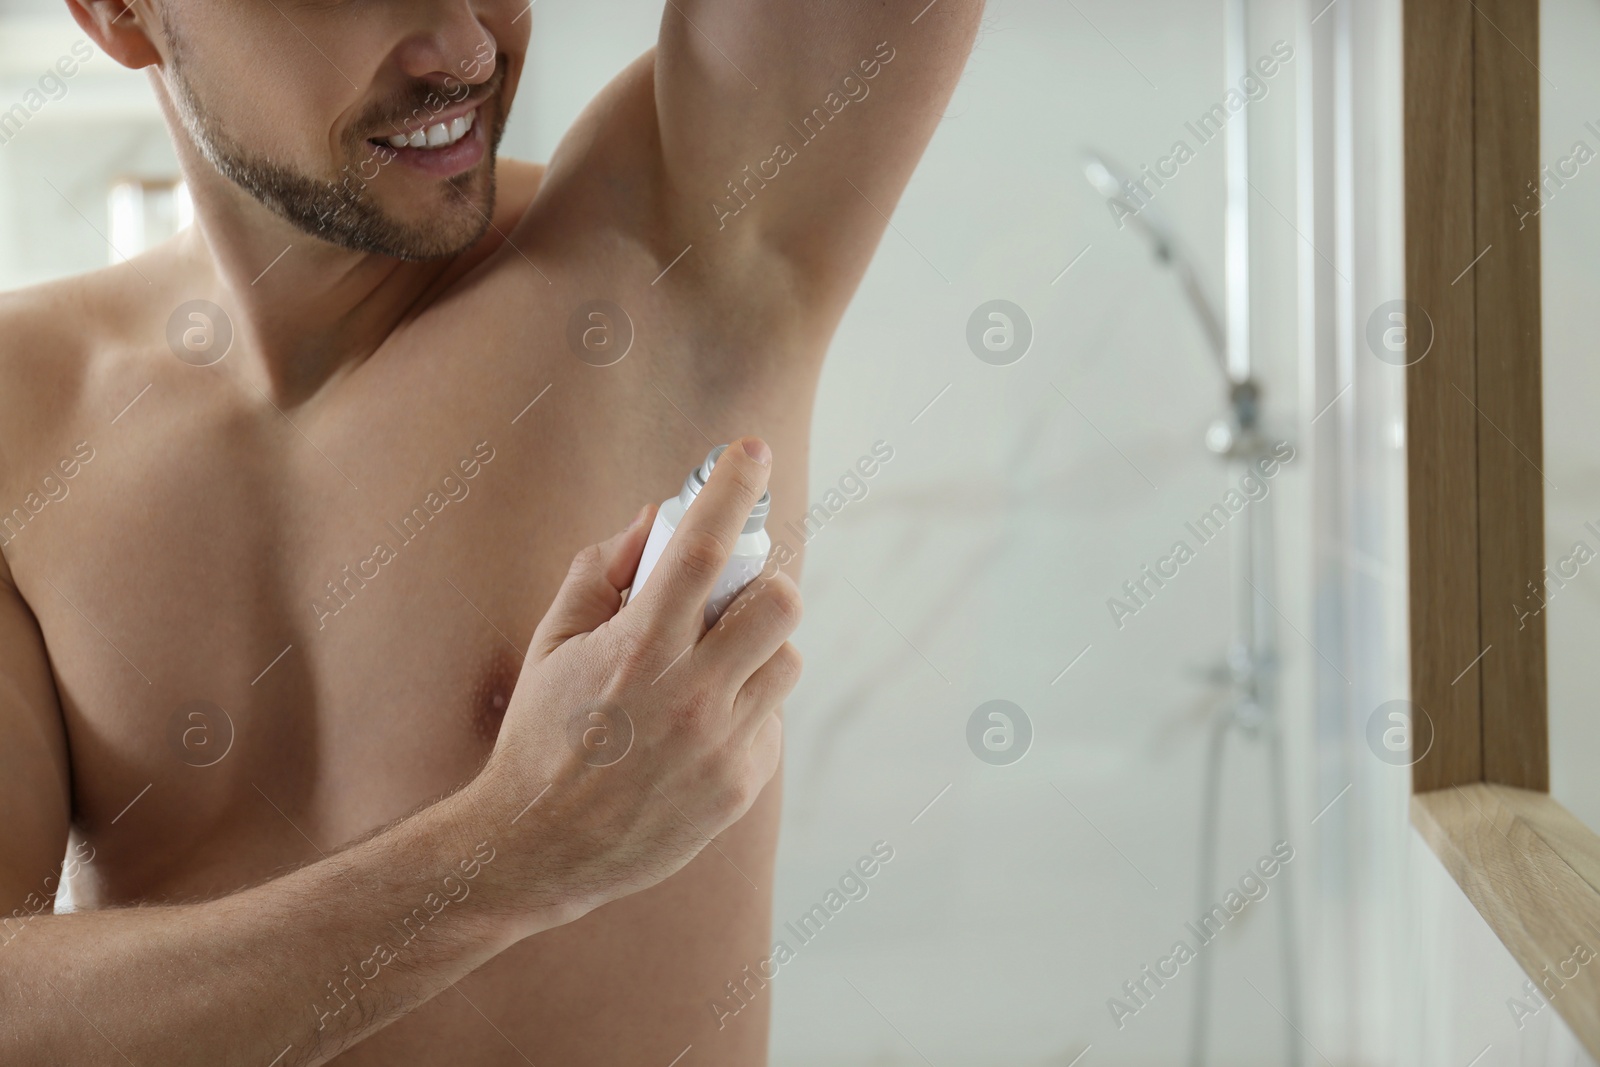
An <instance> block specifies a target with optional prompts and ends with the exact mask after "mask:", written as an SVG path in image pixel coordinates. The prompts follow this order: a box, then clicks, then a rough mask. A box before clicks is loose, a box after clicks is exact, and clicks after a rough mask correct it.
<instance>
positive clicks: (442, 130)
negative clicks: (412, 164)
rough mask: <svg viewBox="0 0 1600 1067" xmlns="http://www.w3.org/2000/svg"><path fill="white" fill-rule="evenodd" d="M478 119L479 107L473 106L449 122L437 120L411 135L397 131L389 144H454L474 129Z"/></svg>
mask: <svg viewBox="0 0 1600 1067" xmlns="http://www.w3.org/2000/svg"><path fill="white" fill-rule="evenodd" d="M477 119H478V109H477V108H473V109H472V110H471V111H469V112H467V113H466V114H465V115H460V116H457V117H456V118H453V119H451V120H450V121H449V122H448V123H445V122H436V123H434V124H433V125H432V126H428V127H425V128H423V129H420V130H418V131H416V132H415V133H413V134H410V135H409V136H408V135H406V134H403V133H397V134H395V135H394V136H393V137H390V138H389V139H388V140H389V144H391V145H393V146H394V147H395V148H440V147H443V146H445V145H452V144H455V143H456V142H457V141H459V140H461V138H463V137H465V136H466V135H467V131H468V130H470V129H472V127H473V124H474V123H476V122H477Z"/></svg>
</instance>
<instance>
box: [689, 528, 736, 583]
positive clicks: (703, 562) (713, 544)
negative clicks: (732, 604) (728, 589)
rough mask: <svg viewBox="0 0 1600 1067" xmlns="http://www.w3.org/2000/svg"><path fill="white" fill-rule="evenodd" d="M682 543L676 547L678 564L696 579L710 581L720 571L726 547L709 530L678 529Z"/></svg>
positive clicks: (725, 554)
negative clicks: (681, 536)
mask: <svg viewBox="0 0 1600 1067" xmlns="http://www.w3.org/2000/svg"><path fill="white" fill-rule="evenodd" d="M679 532H680V533H681V534H682V535H683V544H682V545H680V546H679V547H678V562H679V565H680V566H681V567H682V568H683V569H684V570H685V571H687V572H688V574H689V576H690V577H692V578H694V579H696V580H698V581H710V580H712V579H714V578H715V577H716V576H717V575H718V574H721V573H722V568H723V565H724V563H726V558H725V557H726V556H727V549H726V548H724V547H723V544H722V542H721V541H720V540H719V539H718V538H717V535H716V534H714V533H712V532H711V531H710V530H699V529H688V530H680V531H679Z"/></svg>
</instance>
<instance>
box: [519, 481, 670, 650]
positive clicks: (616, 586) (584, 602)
mask: <svg viewBox="0 0 1600 1067" xmlns="http://www.w3.org/2000/svg"><path fill="white" fill-rule="evenodd" d="M654 511H655V506H654V505H653V504H652V505H646V506H645V507H644V509H643V510H641V511H640V512H639V514H637V515H635V516H634V518H633V522H631V523H629V524H628V526H627V527H626V528H625V529H623V530H621V531H620V532H618V533H615V534H613V535H612V536H611V537H609V538H607V539H606V540H604V541H601V542H600V543H599V544H597V545H590V546H589V547H588V548H585V549H584V550H583V551H581V552H579V553H578V554H577V555H576V556H574V557H573V559H572V566H571V567H569V568H568V570H567V576H566V578H565V580H563V581H562V583H561V588H560V589H559V590H557V591H556V595H555V599H554V600H552V601H551V602H550V607H549V610H547V611H546V612H545V614H544V618H543V619H541V620H540V622H539V626H538V628H537V629H536V630H534V632H533V641H532V643H531V645H530V647H529V649H528V655H529V656H530V657H532V658H534V659H536V660H542V659H543V658H544V657H545V656H548V655H549V654H550V653H551V652H552V651H554V650H555V649H556V648H558V647H560V645H561V644H562V643H563V642H564V641H566V640H568V639H569V638H571V637H573V636H575V635H577V634H581V633H588V632H589V631H590V630H593V629H594V628H595V627H597V626H599V625H600V624H601V623H603V622H605V621H606V620H607V619H609V618H611V616H613V615H615V614H616V613H617V609H618V608H620V607H621V606H622V594H623V591H624V590H626V589H627V588H628V586H629V584H631V583H632V581H633V574H634V571H635V569H636V568H637V567H638V566H639V556H640V554H641V553H643V552H644V542H645V538H646V537H647V536H649V533H650V518H651V516H652V515H653V514H654Z"/></svg>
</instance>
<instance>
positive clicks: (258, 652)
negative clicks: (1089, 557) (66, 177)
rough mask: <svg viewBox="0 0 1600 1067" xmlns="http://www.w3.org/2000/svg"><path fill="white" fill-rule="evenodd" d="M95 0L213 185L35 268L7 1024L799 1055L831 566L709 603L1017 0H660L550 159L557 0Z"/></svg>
mask: <svg viewBox="0 0 1600 1067" xmlns="http://www.w3.org/2000/svg"><path fill="white" fill-rule="evenodd" d="M66 2H67V3H68V4H69V6H70V8H71V10H72V14H73V16H74V17H75V18H76V19H77V21H78V23H79V25H80V26H81V27H82V28H83V30H84V32H85V34H87V35H88V37H89V38H90V39H92V40H93V42H94V43H95V44H96V45H97V46H98V47H99V48H101V49H102V50H104V51H105V52H106V53H108V54H109V55H110V56H111V57H112V58H114V59H115V60H116V61H117V62H119V63H122V64H123V65H125V66H128V67H131V68H144V69H147V70H148V71H149V72H150V76H151V81H152V84H153V86H154V87H155V90H156V92H157V94H158V96H159V98H160V101H161V104H162V106H163V108H164V109H165V113H166V117H167V121H168V124H169V127H170V130H171V133H172V137H173V140H174V142H175V144H176V146H177V151H178V156H179V159H180V161H181V164H182V167H183V172H184V175H185V178H186V179H187V182H188V185H189V188H190V190H191V191H192V194H193V197H194V201H195V207H196V217H197V223H196V225H195V226H192V227H190V228H188V229H187V230H185V231H184V232H182V233H181V234H179V235H178V236H177V237H175V238H174V239H172V240H171V241H168V242H166V243H164V244H162V245H161V246H159V247H157V248H155V249H152V250H151V251H149V252H146V253H144V254H142V255H139V256H137V257H135V258H134V259H132V260H130V261H128V262H125V263H122V264H120V265H118V266H115V267H112V268H110V269H107V270H101V271H97V272H95V273H93V274H90V275H88V276H85V277H80V278H73V279H70V280H67V281H63V282H58V283H52V284H48V285H44V286H40V287H38V288H35V289H31V290H28V291H24V292H20V293H15V294H8V295H5V296H3V297H0V542H3V546H4V556H3V561H0V811H3V812H4V816H3V818H0V915H3V916H5V918H4V919H3V921H0V1062H3V1063H5V1064H8V1065H33V1064H58V1063H62V1064H73V1065H75V1067H81V1065H93V1064H138V1065H141V1067H142V1065H146V1064H149V1065H158V1064H159V1065H162V1067H167V1065H173V1064H203V1065H207V1067H213V1065H217V1064H247V1065H252V1067H266V1065H268V1064H273V1065H284V1067H287V1065H303V1064H321V1063H328V1062H337V1063H339V1064H350V1065H368V1064H371V1065H377V1064H397V1065H399V1064H404V1065H410V1064H429V1063H439V1064H445V1063H448V1064H470V1065H474V1067H480V1065H481V1067H488V1065H499V1064H522V1063H537V1064H541V1065H543V1064H561V1065H565V1067H575V1065H583V1064H596V1065H598V1064H606V1065H618V1064H625V1065H633V1064H646V1065H648V1064H657V1065H660V1067H666V1065H667V1064H669V1063H673V1062H677V1063H681V1064H682V1065H683V1067H697V1065H727V1067H734V1065H738V1067H748V1065H750V1064H759V1063H762V1062H764V1060H765V1056H766V1051H765V1050H766V1028H767V1007H768V1004H769V1003H770V999H771V998H770V990H766V989H765V988H764V987H762V985H761V983H760V981H759V979H756V980H752V979H751V978H750V977H749V975H750V974H752V973H754V972H752V971H748V970H747V968H750V967H751V966H752V965H754V964H756V963H757V961H760V960H762V959H764V958H766V957H768V956H769V955H771V952H772V945H771V943H770V942H769V936H770V903H771V892H772V883H773V854H774V849H775V838H776V829H777V824H778V805H779V789H778V776H777V775H776V773H775V772H776V770H777V767H778V763H779V750H780V729H779V718H778V713H779V703H780V701H781V699H782V698H783V696H784V695H785V694H786V693H787V692H788V691H789V690H790V689H791V687H792V686H793V685H794V683H795V681H796V678H797V676H798V673H799V657H798V656H797V655H796V653H795V652H794V650H793V648H792V647H791V646H790V645H789V644H788V642H787V640H786V639H787V637H788V636H789V634H790V633H791V632H792V631H793V629H794V626H795V624H796V621H797V619H798V616H799V610H800V608H799V604H800V601H799V596H798V593H797V592H796V587H795V584H794V581H793V578H792V576H793V575H794V574H795V573H796V572H797V570H798V566H799V563H798V560H797V559H795V558H792V556H785V558H782V559H778V560H777V562H779V563H782V564H783V566H782V567H780V568H777V569H773V568H771V567H769V569H768V572H767V574H766V575H765V576H764V577H763V579H762V580H759V581H758V582H757V583H756V584H755V585H753V586H751V587H750V588H749V589H748V590H747V591H746V593H745V594H744V595H743V596H742V597H741V598H740V600H739V601H736V602H735V604H734V607H733V609H731V610H730V612H729V614H728V615H727V616H726V617H725V619H724V621H723V622H722V623H720V624H719V625H717V626H716V627H713V628H712V629H711V630H710V631H709V632H708V631H706V629H705V626H704V623H703V622H702V621H701V615H700V604H702V603H703V602H704V601H705V599H706V596H707V593H708V591H709V590H710V588H711V584H712V582H713V580H714V578H715V576H716V574H717V572H718V571H719V570H720V569H721V566H722V563H723V560H724V559H725V558H726V555H727V553H728V549H729V546H730V544H731V542H732V539H733V538H734V537H735V536H736V535H737V532H738V530H739V528H740V525H741V523H742V521H743V518H744V516H745V515H746V514H747V513H748V511H749V509H750V507H751V505H752V504H753V503H754V502H755V501H756V499H757V498H758V497H759V496H760V494H761V492H762V490H763V488H766V487H768V486H770V492H771V496H772V512H771V518H770V520H769V522H770V527H771V528H772V529H773V530H775V531H776V530H780V529H781V528H782V527H783V525H784V524H785V523H786V522H790V521H794V522H796V523H798V520H799V519H800V517H801V515H802V514H803V513H804V512H805V510H806V507H807V503H806V502H807V489H806V467H807V433H808V429H809V422H810V416H811V403H812V398H813V394H814V390H815V385H816V381H817V375H818V373H819V368H820V365H821V361H822V357H823V354H824V352H825V350H826V349H827V346H828V343H829V339H830V337H831V335H832V333H833V331H834V329H835V327H836V324H837V323H838V320H839V318H840V316H841V315H842V313H843V311H844V308H845V306H846V304H847V302H848V300H849V299H850V297H851V295H852V293H853V292H854V290H855V288H856V285H857V284H858V281H859V279H860V277H861V275H862V273H863V272H864V271H865V269H866V267H867V264H868V261H869V259H870V257H871V255H872V253H873V250H874V248H875V247H876V245H877V243H878V240H879V239H880V237H881V236H882V233H883V230H884V227H885V225H886V222H887V215H888V213H889V212H891V211H892V210H893V208H894V205H895V203H896V201H897V199H898V198H899V195H900V193H901V191H902V189H903V188H904V186H905V184H906V182H907V180H908V178H909V176H910V174H911V171H912V168H913V166H914V165H915V163H916V161H917V159H918V158H919V156H920V155H921V153H922V150H923V147H924V146H925V144H926V143H927V141H928V139H929V137H930V136H931V135H932V132H933V130H934V127H935V125H936V123H937V121H938V119H939V117H940V115H941V112H942V110H943V108H944V105H945V103H946V102H947V100H948V98H949V95H950V93H951V92H952V91H953V88H954V85H955V82H956V80H957V78H958V76H959V73H960V71H961V68H962V66H963V64H964V61H965V58H966V55H967V53H968V50H969V49H970V47H971V43H972V40H973V37H974V34H975V33H976V29H977V23H978V19H979V15H980V9H981V0H943V2H938V0H935V3H931V4H930V3H927V2H926V0H882V2H867V0H763V2H761V3H749V2H745V0H669V2H668V4H667V5H666V9H665V11H664V14H663V18H662V23H661V31H660V39H659V43H658V45H657V46H656V47H655V48H654V49H652V50H651V51H649V52H647V53H646V54H645V55H643V56H641V57H640V58H639V59H638V60H637V61H636V62H634V63H633V64H631V65H630V66H629V67H628V68H627V69H626V70H624V71H623V72H622V73H621V74H620V75H618V77H617V78H616V79H615V80H614V81H613V82H612V83H611V84H610V85H609V86H608V87H607V88H606V89H605V90H604V91H603V92H602V93H601V94H600V95H599V97H598V98H597V99H596V100H595V101H594V102H593V103H592V104H591V105H590V106H589V108H588V109H587V110H586V111H585V112H584V114H583V115H582V116H581V118H580V119H579V120H578V121H577V123H576V124H575V125H574V127H573V128H572V130H571V131H570V132H569V133H568V134H567V136H566V138H565V139H564V140H563V141H562V142H561V144H560V146H559V148H558V149H557V150H556V152H555V153H554V155H553V157H552V158H551V160H550V162H549V164H548V165H547V166H535V165H530V164H525V163H514V162H511V161H499V162H496V159H495V153H494V146H495V142H496V141H497V139H498V137H499V134H500V132H501V129H502V127H503V124H504V122H505V118H506V114H507V112H508V109H509V108H510V106H511V101H512V97H513V95H514V93H515V90H516V88H517V84H518V82H519V79H520V75H521V72H522V64H523V61H524V57H525V55H526V51H527V44H528V36H529V28H530V24H531V23H532V22H533V21H534V19H536V18H537V13H536V12H535V13H534V14H533V15H532V16H531V17H530V16H529V13H528V10H527V5H526V4H525V3H524V0H454V2H446V0H315V2H300V0H293V2H291V0H230V2H229V3H227V4H216V3H209V2H205V0H66ZM401 141H403V142H404V143H405V147H403V148H396V147H393V144H396V143H400V142H401ZM414 144H415V145H419V146H420V147H412V145H414ZM430 145H431V147H429V146H430ZM39 195H48V191H43V192H40V193H39ZM596 302H604V303H596ZM730 439H731V440H733V445H732V447H731V448H730V449H729V451H728V452H727V453H726V455H725V456H724V457H723V459H722V460H721V461H720V462H719V463H718V465H717V466H716V469H715V472H714V474H713V476H712V478H711V481H710V484H709V485H708V486H707V487H706V489H705V491H704V493H703V495H702V497H701V498H700V500H699V502H698V503H697V504H696V506H695V508H694V509H692V510H691V512H690V514H689V516H688V517H687V518H686V519H685V521H684V524H683V526H682V527H681V528H680V529H679V530H678V532H677V535H676V536H675V538H674V540H673V542H672V544H671V545H670V546H669V548H668V552H667V555H666V556H665V557H664V559H663V561H662V562H661V564H660V565H659V567H658V568H657V571H656V573H655V574H654V575H653V576H652V578H651V580H650V583H649V584H648V585H646V586H644V587H643V590H642V593H641V595H640V597H639V598H638V599H637V600H632V601H629V602H628V603H627V604H626V605H625V606H623V605H622V597H621V591H622V590H625V589H626V588H627V587H628V585H629V584H630V581H631V578H632V575H633V570H634V568H635V566H636V564H637V562H638V559H639V555H640V551H641V549H642V545H643V541H644V537H645V534H646V532H647V531H648V529H649V526H650V521H651V518H652V515H653V509H652V508H650V507H647V508H646V510H645V511H644V512H643V513H642V514H640V515H638V517H637V520H636V522H635V524H634V525H632V526H628V527H627V528H626V529H623V527H624V526H625V524H626V523H627V522H628V519H629V517H630V516H632V515H634V514H635V512H636V511H637V510H638V508H639V506H640V504H641V503H644V502H646V501H658V500H660V499H662V498H664V497H666V496H667V495H669V494H671V493H672V492H674V491H675V490H676V489H677V487H678V486H679V484H680V483H681V481H682V479H683V476H684V475H685V473H686V472H687V471H688V470H689V469H690V468H691V467H693V466H694V465H695V464H696V463H698V462H699V461H701V460H702V459H703V458H704V456H705V454H706V452H707V451H708V450H709V449H710V447H711V446H712V445H713V444H716V443H720V442H723V441H728V440H730ZM769 445H770V448H769V447H768V446H769ZM769 472H770V478H769ZM619 530H621V531H622V532H620V533H619V532H616V531H619ZM584 546H589V547H584ZM798 547H799V546H797V545H793V546H788V548H789V549H796V548H798ZM597 709H598V710H597ZM619 709H620V710H619ZM607 715H609V716H611V717H610V718H606V716H607ZM623 717H625V719H626V721H624V718H623ZM574 723H576V724H578V725H577V727H576V731H575V727H574ZM630 724H631V731H630V728H629V727H630ZM590 729H595V730H599V731H600V732H599V734H598V738H599V740H598V742H597V743H596V744H595V745H589V744H587V743H586V742H587V741H588V740H592V738H589V737H588V735H586V734H584V731H585V730H590ZM629 732H631V735H632V736H631V739H630V738H627V737H626V736H624V735H625V734H627V733H629ZM575 738H577V740H575ZM608 738H609V739H611V741H612V742H614V743H612V747H611V748H610V749H604V744H605V743H607V739H608ZM624 748H625V755H622V758H621V759H620V760H618V761H616V762H609V760H611V759H613V758H614V757H615V755H616V754H617V753H619V752H620V751H622V750H623V749H624ZM596 751H605V752H608V753H609V755H607V756H605V757H604V758H597V757H596V756H595V752H596ZM601 764H608V765H601ZM707 845H710V847H705V846H707ZM64 854H65V855H66V860H67V862H66V863H65V869H63V855H64ZM63 877H66V878H68V879H70V883H71V889H72V894H73V897H74V899H75V901H76V904H77V909H78V910H77V911H75V912H74V913H71V914H62V915H55V914H52V910H51V908H52V902H53V900H54V896H55V891H56V889H57V888H58V886H59V884H60V879H61V878H63ZM135 905H137V906H135ZM735 980H736V981H738V982H739V983H740V986H739V988H740V989H741V990H742V991H743V995H742V999H743V1001H744V1002H746V1003H747V1004H748V1007H746V1008H744V1009H743V1010H740V1011H739V1012H738V1013H737V1014H736V1015H735V1014H733V1013H731V1012H727V1011H720V1012H719V1010H718V1009H716V1008H714V1007H713V1006H712V1004H713V1002H714V1001H717V1000H719V999H721V1000H722V1002H723V1003H724V1004H728V1003H732V1002H731V1001H729V1000H727V997H728V996H729V993H728V990H729V985H728V983H729V982H730V981H735ZM685 1050H687V1051H685ZM680 1055H681V1059H679V1060H674V1057H679V1056H680Z"/></svg>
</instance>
